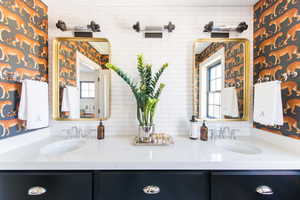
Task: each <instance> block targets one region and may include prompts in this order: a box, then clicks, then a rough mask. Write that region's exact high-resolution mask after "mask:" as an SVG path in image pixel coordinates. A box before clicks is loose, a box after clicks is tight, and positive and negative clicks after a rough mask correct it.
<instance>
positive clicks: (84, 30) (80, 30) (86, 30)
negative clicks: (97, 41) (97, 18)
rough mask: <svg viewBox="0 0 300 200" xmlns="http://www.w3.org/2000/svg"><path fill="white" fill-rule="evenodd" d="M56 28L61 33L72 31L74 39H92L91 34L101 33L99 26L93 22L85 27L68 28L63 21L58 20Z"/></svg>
mask: <svg viewBox="0 0 300 200" xmlns="http://www.w3.org/2000/svg"><path fill="white" fill-rule="evenodd" d="M56 28H58V29H59V30H61V31H72V32H73V33H74V37H93V32H101V30H100V26H99V24H96V22H94V21H91V22H90V24H88V25H86V26H74V27H71V28H69V27H67V24H66V23H65V22H64V21H62V20H58V21H57V23H56Z"/></svg>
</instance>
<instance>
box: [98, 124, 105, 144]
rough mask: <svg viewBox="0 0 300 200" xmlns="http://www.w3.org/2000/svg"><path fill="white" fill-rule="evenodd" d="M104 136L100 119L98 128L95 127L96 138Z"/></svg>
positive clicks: (99, 138)
mask: <svg viewBox="0 0 300 200" xmlns="http://www.w3.org/2000/svg"><path fill="white" fill-rule="evenodd" d="M104 136H105V129H104V125H103V124H102V121H100V124H99V125H98V128H97V139H98V140H103V139H104Z"/></svg>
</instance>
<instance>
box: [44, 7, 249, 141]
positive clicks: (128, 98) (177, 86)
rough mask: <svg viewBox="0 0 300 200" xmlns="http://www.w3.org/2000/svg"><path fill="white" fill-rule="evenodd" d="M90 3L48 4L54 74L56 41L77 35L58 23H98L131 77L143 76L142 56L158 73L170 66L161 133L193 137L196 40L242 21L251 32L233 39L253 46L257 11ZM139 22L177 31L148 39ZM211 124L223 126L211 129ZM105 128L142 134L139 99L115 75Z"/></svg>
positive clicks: (115, 58) (242, 124)
mask: <svg viewBox="0 0 300 200" xmlns="http://www.w3.org/2000/svg"><path fill="white" fill-rule="evenodd" d="M85 2H86V4H84V5H82V4H81V5H80V6H78V5H76V2H74V4H73V2H70V4H71V5H70V6H69V7H61V5H60V4H57V3H55V2H53V3H52V2H51V1H49V2H48V6H49V40H50V41H49V45H50V49H49V51H50V72H51V66H52V54H51V52H52V40H53V39H54V38H55V37H62V36H70V37H71V36H72V33H66V32H60V31H58V30H57V29H56V28H55V23H56V21H57V20H58V19H61V20H64V21H66V23H67V25H70V26H72V25H84V24H87V23H89V22H90V21H91V20H95V21H96V22H97V23H99V24H100V28H101V31H102V32H101V33H99V34H95V35H94V36H95V37H106V38H108V39H109V40H110V42H111V45H112V49H111V52H112V59H111V62H112V63H113V64H115V65H118V66H120V67H122V68H123V69H124V70H126V71H127V72H128V73H129V74H130V75H132V76H135V77H136V76H137V72H136V55H137V54H139V53H143V54H144V55H145V58H146V60H147V61H148V62H149V63H152V64H153V66H154V68H155V69H157V68H158V67H160V66H161V65H162V64H163V63H165V62H168V63H169V64H170V67H169V68H168V69H167V71H166V73H165V74H164V75H163V78H162V81H163V82H164V83H166V85H167V87H166V89H165V91H163V94H162V96H161V101H160V103H159V108H158V112H157V120H156V127H157V129H158V130H159V131H162V132H166V133H169V134H172V135H180V134H181V135H182V134H186V135H187V134H188V129H189V119H190V118H191V115H192V63H193V60H192V58H193V52H192V47H193V42H194V41H195V40H196V39H198V38H208V36H209V35H208V34H205V33H203V32H202V30H203V27H204V25H205V24H207V23H208V22H209V21H212V20H213V21H215V22H216V23H217V24H226V25H230V24H232V25H237V24H238V23H239V22H241V21H246V22H247V23H248V25H249V29H248V30H247V31H246V32H245V33H243V34H241V35H237V36H235V35H232V37H243V38H248V39H249V40H250V41H252V32H253V31H252V18H253V16H252V8H251V7H188V6H187V7H179V6H178V7H176V6H172V7H166V6H144V7H141V6H134V7H126V6H111V7H110V6H101V5H100V4H97V6H95V5H89V4H88V2H89V1H85ZM136 21H140V22H141V25H142V26H144V25H164V24H167V23H168V22H169V21H172V23H174V24H175V25H176V29H175V31H174V32H173V33H170V34H168V33H166V34H165V35H164V38H163V39H145V38H143V34H142V33H136V32H135V31H134V30H133V29H132V25H133V24H134V23H136ZM251 43H252V42H251ZM251 54H252V52H251ZM251 65H252V63H251ZM50 77H52V75H50ZM250 77H251V75H250ZM50 80H51V79H50ZM51 124H52V126H57V127H58V128H59V127H65V126H66V125H68V124H71V125H74V124H82V125H83V126H85V125H86V124H88V125H90V126H96V124H97V122H61V121H52V123H51ZM211 124H220V123H209V125H211ZM221 124H223V123H221ZM227 124H228V123H227ZM230 125H232V126H238V127H246V128H249V127H250V126H251V123H250V122H236V123H230ZM105 126H106V134H108V135H134V134H136V133H137V120H136V105H135V99H134V97H133V96H132V94H131V92H130V90H129V88H128V87H127V85H125V83H124V82H123V81H122V80H121V79H120V78H119V77H118V76H116V75H115V74H113V75H112V113H111V118H110V119H109V120H108V121H106V122H105Z"/></svg>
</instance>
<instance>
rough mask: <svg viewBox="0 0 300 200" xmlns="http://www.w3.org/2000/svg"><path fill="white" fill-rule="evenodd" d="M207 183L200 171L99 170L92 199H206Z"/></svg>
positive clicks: (203, 173) (207, 179)
mask: <svg viewBox="0 0 300 200" xmlns="http://www.w3.org/2000/svg"><path fill="white" fill-rule="evenodd" d="M208 182H209V177H208V174H207V173H206V172H199V171H189V172H185V171H180V172H177V171H175V172H174V171H168V172H165V171H147V172H144V171H134V172H133V171H123V172H100V173H98V174H96V176H95V189H94V191H95V200H106V199H109V200H141V199H143V200H154V199H155V200H158V199H162V200H208V198H209V185H208ZM147 186H150V187H147ZM151 186H153V187H151ZM146 189H148V190H146ZM151 189H153V190H152V191H151ZM158 190H159V191H158ZM151 192H152V194H151ZM149 193H150V194H149ZM153 193H154V194H153Z"/></svg>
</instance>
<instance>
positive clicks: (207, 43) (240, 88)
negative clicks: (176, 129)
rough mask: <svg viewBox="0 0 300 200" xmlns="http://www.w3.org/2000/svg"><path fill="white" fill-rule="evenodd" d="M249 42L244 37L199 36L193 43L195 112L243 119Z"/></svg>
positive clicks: (214, 117) (202, 116)
mask: <svg viewBox="0 0 300 200" xmlns="http://www.w3.org/2000/svg"><path fill="white" fill-rule="evenodd" d="M248 48H249V44H248V41H247V40H245V39H200V40H197V41H196V43H195V44H194V50H193V52H194V58H195V59H194V65H193V69H194V70H193V72H194V115H195V116H196V117H197V118H199V119H211V120H246V119H247V118H248V116H247V115H248V114H247V107H248V104H249V103H248V100H249V97H248V96H247V95H248V94H247V91H248V76H249V73H248V72H247V71H248V69H249V66H248V65H249V49H248Z"/></svg>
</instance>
